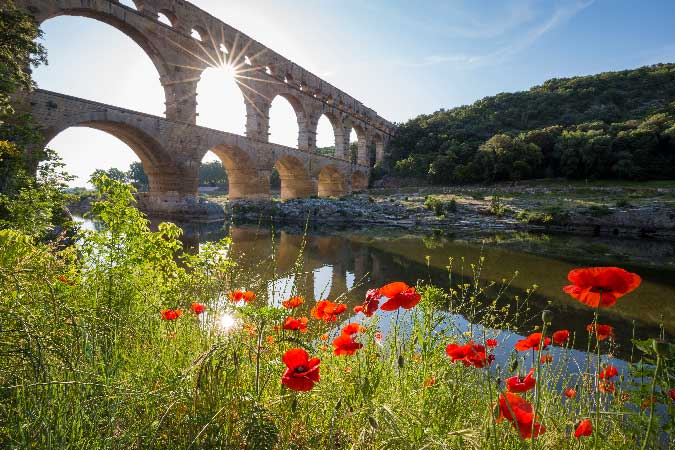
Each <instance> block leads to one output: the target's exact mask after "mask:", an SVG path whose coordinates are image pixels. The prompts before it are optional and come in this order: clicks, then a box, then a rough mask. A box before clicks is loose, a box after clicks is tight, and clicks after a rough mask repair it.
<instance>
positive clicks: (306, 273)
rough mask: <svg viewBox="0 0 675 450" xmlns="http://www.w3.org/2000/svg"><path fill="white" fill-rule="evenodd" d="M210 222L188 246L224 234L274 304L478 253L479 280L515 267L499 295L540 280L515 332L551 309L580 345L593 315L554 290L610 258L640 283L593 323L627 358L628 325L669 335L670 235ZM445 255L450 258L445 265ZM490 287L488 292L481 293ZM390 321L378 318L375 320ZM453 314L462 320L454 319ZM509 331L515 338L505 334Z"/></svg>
mask: <svg viewBox="0 0 675 450" xmlns="http://www.w3.org/2000/svg"><path fill="white" fill-rule="evenodd" d="M87 225H88V226H91V224H87ZM218 228H219V227H216V230H213V229H211V230H209V229H204V228H200V227H199V226H194V227H186V230H187V237H186V239H185V241H186V245H188V246H189V247H191V248H192V250H193V251H197V249H198V247H199V243H200V242H201V243H203V242H208V241H210V240H216V239H220V238H222V237H224V236H230V237H231V238H232V241H233V245H232V250H231V251H232V255H233V257H234V258H235V259H236V260H237V261H238V263H239V264H240V265H241V266H242V267H243V268H245V269H248V270H250V271H251V272H252V273H261V272H263V273H264V272H268V273H267V274H266V275H268V276H272V275H274V278H275V279H276V281H275V282H274V283H270V285H269V286H268V294H269V298H270V299H271V301H272V302H275V303H278V302H281V301H282V300H284V299H286V298H287V297H288V296H289V295H290V293H291V292H292V290H293V289H294V288H295V291H296V292H300V293H302V294H303V295H305V296H306V297H312V296H313V297H314V299H322V298H329V299H331V300H334V299H336V298H338V297H341V301H346V302H347V303H348V304H349V305H350V307H351V306H354V305H356V304H360V303H361V302H362V301H363V298H364V296H365V292H366V290H367V289H369V288H372V287H379V286H382V285H384V284H386V283H388V282H391V281H397V280H401V281H405V282H407V283H408V284H414V283H416V282H417V281H418V280H423V281H430V282H432V283H434V284H436V285H438V286H441V287H449V286H450V283H451V281H450V280H452V284H456V283H458V282H470V281H471V279H472V276H471V271H470V268H469V266H470V264H471V263H475V264H478V263H479V261H480V259H481V257H483V258H484V262H483V264H482V270H481V271H480V275H479V278H480V280H481V281H482V282H484V283H486V284H487V283H488V282H489V281H499V280H502V279H511V278H513V276H514V273H515V272H516V271H518V275H517V276H516V277H515V279H513V281H512V282H511V284H510V287H509V288H508V289H507V290H506V292H504V294H503V295H502V297H501V300H500V302H501V303H503V304H506V303H515V298H516V296H519V297H520V298H524V297H525V296H526V293H525V291H526V290H527V289H528V288H531V287H532V285H535V284H536V285H537V286H538V287H537V289H536V291H535V293H534V294H533V295H531V296H530V307H531V310H530V312H529V313H528V314H527V316H526V317H524V318H523V317H521V318H520V319H519V325H518V328H516V330H515V331H516V333H519V334H529V333H530V332H532V331H533V327H534V325H535V324H538V323H540V319H539V317H540V312H541V311H542V310H543V309H549V310H551V311H553V313H554V322H553V327H554V329H560V328H567V329H569V330H570V331H575V332H576V335H577V341H576V345H575V347H577V348H578V349H585V348H586V341H585V339H586V335H587V333H586V325H587V324H589V323H591V322H592V318H593V311H592V310H591V309H590V308H587V307H586V306H584V305H582V304H580V303H578V302H577V301H575V300H573V299H571V298H569V297H568V296H567V295H566V294H564V293H563V292H562V291H561V288H562V286H564V285H565V284H567V273H568V271H569V270H571V269H573V268H576V267H585V266H590V265H617V266H620V267H623V268H625V269H627V270H630V271H633V272H636V273H638V274H639V275H640V276H642V278H643V283H642V285H641V286H640V287H639V288H638V289H637V290H636V291H634V292H633V293H631V294H629V295H628V296H626V297H624V298H622V299H620V300H619V301H618V302H617V304H616V306H614V307H612V308H609V309H603V310H602V312H601V318H600V322H601V323H606V324H609V325H613V326H614V327H615V331H616V334H617V339H616V342H617V344H618V348H617V349H616V352H615V354H616V355H617V356H619V357H622V358H625V359H627V358H628V357H629V355H630V351H631V346H630V338H631V335H632V332H633V329H635V334H636V336H637V337H642V338H646V337H656V336H657V335H658V334H659V332H660V327H661V326H662V327H663V328H664V331H665V334H666V337H667V338H672V336H674V335H675V251H674V250H675V249H674V246H673V243H670V242H659V241H647V240H616V239H611V238H607V239H603V238H591V237H571V236H550V235H549V236H547V235H541V234H528V233H509V234H487V235H486V234H483V235H473V236H461V237H460V236H450V237H449V236H438V235H431V236H422V235H415V234H411V233H405V232H400V231H394V230H387V229H384V230H362V231H335V232H319V231H310V232H308V233H307V234H303V233H302V232H292V231H274V232H273V231H272V229H270V228H266V227H259V226H231V227H225V228H220V229H218ZM273 249H274V250H273ZM449 258H452V259H453V263H452V268H450V269H448V265H449ZM462 261H463V264H462ZM462 266H463V267H464V269H462ZM495 295H496V291H490V290H488V292H487V299H486V301H491V300H492V299H493V298H494V296H495ZM307 303H309V304H311V303H312V302H311V299H310V301H309V302H307ZM387 316H391V314H388V315H387ZM523 319H526V320H523ZM527 319H529V320H527ZM389 320H390V317H383V318H382V321H381V325H382V326H383V328H385V329H386V327H388V325H389V322H388V321H389ZM453 320H457V321H458V322H459V323H460V324H461V326H465V327H466V326H468V324H467V323H466V321H465V320H463V318H462V317H455V318H454V319H453ZM507 338H508V339H509V340H511V339H517V338H518V337H517V336H513V335H511V334H509V335H508V337H507V336H506V335H504V339H507Z"/></svg>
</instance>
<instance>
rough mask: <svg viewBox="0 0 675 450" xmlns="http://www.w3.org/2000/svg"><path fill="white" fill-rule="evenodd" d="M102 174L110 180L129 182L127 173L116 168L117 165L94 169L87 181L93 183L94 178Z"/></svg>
mask: <svg viewBox="0 0 675 450" xmlns="http://www.w3.org/2000/svg"><path fill="white" fill-rule="evenodd" d="M103 175H105V176H107V177H108V178H110V179H111V180H115V181H120V182H122V183H129V182H130V180H129V173H128V172H125V171H123V170H120V169H118V168H117V167H111V168H110V169H107V170H103V169H96V170H95V171H94V172H93V173H92V174H91V176H90V177H89V182H90V183H91V184H94V180H95V179H97V178H100V177H102V176H103Z"/></svg>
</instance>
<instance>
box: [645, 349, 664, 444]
mask: <svg viewBox="0 0 675 450" xmlns="http://www.w3.org/2000/svg"><path fill="white" fill-rule="evenodd" d="M660 368H661V355H659V354H658V353H657V354H656V368H655V369H654V378H652V386H651V389H650V390H649V425H647V432H646V433H645V438H644V440H643V442H642V450H645V449H646V448H647V441H648V440H649V435H650V434H651V433H652V424H653V423H654V403H656V402H655V401H654V391H655V390H656V377H657V376H658V375H659V369H660Z"/></svg>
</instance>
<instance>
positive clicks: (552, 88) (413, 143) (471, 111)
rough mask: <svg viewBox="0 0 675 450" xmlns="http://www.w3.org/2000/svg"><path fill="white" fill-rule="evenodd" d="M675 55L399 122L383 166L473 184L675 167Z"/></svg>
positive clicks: (660, 174) (643, 174) (669, 173)
mask: <svg viewBox="0 0 675 450" xmlns="http://www.w3.org/2000/svg"><path fill="white" fill-rule="evenodd" d="M673 135H675V64H657V65H653V66H646V67H641V68H638V69H633V70H625V71H621V72H607V73H601V74H598V75H591V76H583V77H573V78H555V79H552V80H548V81H546V82H545V83H544V84H542V85H541V86H535V87H533V88H531V89H530V90H528V91H524V92H515V93H502V94H498V95H495V96H491V97H486V98H484V99H482V100H479V101H477V102H475V103H474V104H472V105H465V106H460V107H457V108H452V109H449V110H445V109H442V110H440V111H436V112H435V113H433V114H427V115H420V116H418V117H416V118H414V119H411V120H409V121H408V122H406V123H403V124H401V125H400V126H399V130H398V135H397V136H396V138H395V139H393V140H392V142H391V143H390V144H389V146H388V151H387V159H386V161H385V165H384V166H385V168H386V169H387V170H388V171H389V172H390V173H391V172H394V173H402V174H406V175H412V176H417V177H424V178H427V179H428V181H429V182H432V183H438V184H445V183H465V182H476V181H496V180H509V179H511V180H518V179H525V178H534V177H545V176H549V177H552V176H555V177H557V176H563V177H568V178H623V179H662V178H672V177H673V174H674V173H675V172H674V171H673V169H675V140H673Z"/></svg>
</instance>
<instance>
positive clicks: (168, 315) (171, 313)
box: [161, 309, 183, 320]
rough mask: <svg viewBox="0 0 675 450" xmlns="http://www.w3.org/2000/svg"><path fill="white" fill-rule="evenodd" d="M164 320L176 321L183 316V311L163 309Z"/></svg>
mask: <svg viewBox="0 0 675 450" xmlns="http://www.w3.org/2000/svg"><path fill="white" fill-rule="evenodd" d="M161 312H162V320H176V319H178V318H179V317H180V315H181V314H183V310H182V309H163V310H162V311H161Z"/></svg>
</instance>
